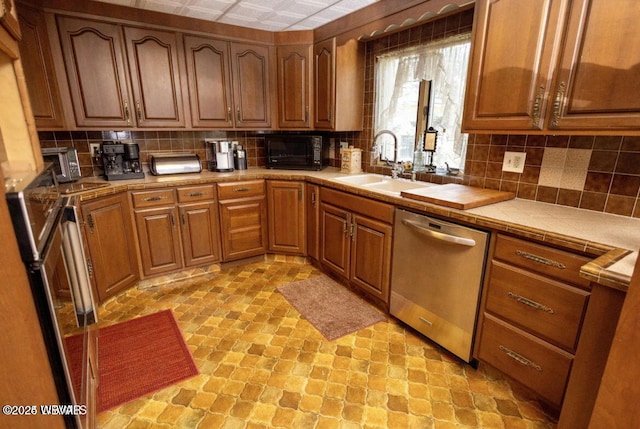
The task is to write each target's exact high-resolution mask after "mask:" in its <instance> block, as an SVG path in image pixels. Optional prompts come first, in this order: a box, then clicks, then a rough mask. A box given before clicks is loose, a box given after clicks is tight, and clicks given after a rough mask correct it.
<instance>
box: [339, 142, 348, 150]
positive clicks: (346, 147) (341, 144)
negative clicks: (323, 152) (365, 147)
mask: <svg viewBox="0 0 640 429" xmlns="http://www.w3.org/2000/svg"><path fill="white" fill-rule="evenodd" d="M340 149H349V143H348V142H340Z"/></svg>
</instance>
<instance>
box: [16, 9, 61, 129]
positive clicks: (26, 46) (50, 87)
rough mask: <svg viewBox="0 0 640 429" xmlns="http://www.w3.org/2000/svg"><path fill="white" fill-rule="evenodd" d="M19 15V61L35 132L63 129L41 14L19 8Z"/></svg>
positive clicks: (59, 103)
mask: <svg viewBox="0 0 640 429" xmlns="http://www.w3.org/2000/svg"><path fill="white" fill-rule="evenodd" d="M19 13H20V14H19V22H20V29H21V31H22V40H21V41H20V58H21V60H22V64H23V68H24V74H25V79H26V81H27V87H28V88H29V99H30V101H31V110H32V111H33V116H34V119H35V121H36V127H37V128H38V129H39V130H40V129H59V128H64V127H65V121H64V114H63V110H62V103H61V101H60V90H59V89H58V83H57V82H56V79H55V72H54V67H53V57H52V55H51V46H50V44H49V37H48V35H47V27H46V22H45V20H44V16H43V14H42V13H41V12H39V11H37V10H35V9H32V8H29V7H26V6H22V5H20V12H19Z"/></svg>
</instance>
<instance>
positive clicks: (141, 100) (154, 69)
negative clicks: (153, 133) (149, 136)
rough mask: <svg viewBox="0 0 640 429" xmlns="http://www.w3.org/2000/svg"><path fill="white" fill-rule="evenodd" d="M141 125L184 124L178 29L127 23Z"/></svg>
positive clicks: (126, 34)
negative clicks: (149, 27)
mask: <svg viewBox="0 0 640 429" xmlns="http://www.w3.org/2000/svg"><path fill="white" fill-rule="evenodd" d="M125 37H126V41H127V51H128V54H129V65H130V67H131V84H132V88H133V93H134V99H135V113H136V117H137V120H138V126H139V127H171V126H173V127H176V126H178V127H179V126H184V124H185V123H184V114H183V106H182V90H181V87H180V70H179V66H178V42H177V35H176V33H171V32H165V31H154V30H148V29H138V28H128V27H125Z"/></svg>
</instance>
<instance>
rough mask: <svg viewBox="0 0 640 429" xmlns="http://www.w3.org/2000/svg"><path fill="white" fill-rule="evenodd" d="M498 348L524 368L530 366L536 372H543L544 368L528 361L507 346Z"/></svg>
mask: <svg viewBox="0 0 640 429" xmlns="http://www.w3.org/2000/svg"><path fill="white" fill-rule="evenodd" d="M498 348H499V349H500V351H502V352H504V353H505V354H506V355H507V356H509V357H510V358H511V359H513V360H515V361H516V362H518V363H519V364H522V365H524V366H529V367H531V368H533V369H535V370H536V371H542V367H541V366H540V365H538V364H537V363H535V362H533V361H532V360H529V359H527V358H526V357H524V356H522V355H521V354H518V353H516V352H514V351H513V350H511V349H508V348H506V347H505V346H498Z"/></svg>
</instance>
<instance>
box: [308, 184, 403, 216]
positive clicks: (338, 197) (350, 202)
mask: <svg viewBox="0 0 640 429" xmlns="http://www.w3.org/2000/svg"><path fill="white" fill-rule="evenodd" d="M320 199H321V201H323V202H328V203H330V204H333V205H335V206H338V207H344V208H345V209H348V210H349V211H352V212H354V213H359V214H361V215H365V216H367V217H370V218H372V219H377V220H379V221H381V222H385V223H389V224H391V223H393V216H394V213H395V206H393V205H391V204H386V203H381V202H379V201H374V200H371V199H369V198H364V197H359V196H356V195H353V194H348V193H345V192H341V191H336V190H333V189H330V188H322V189H321V191H320Z"/></svg>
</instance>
